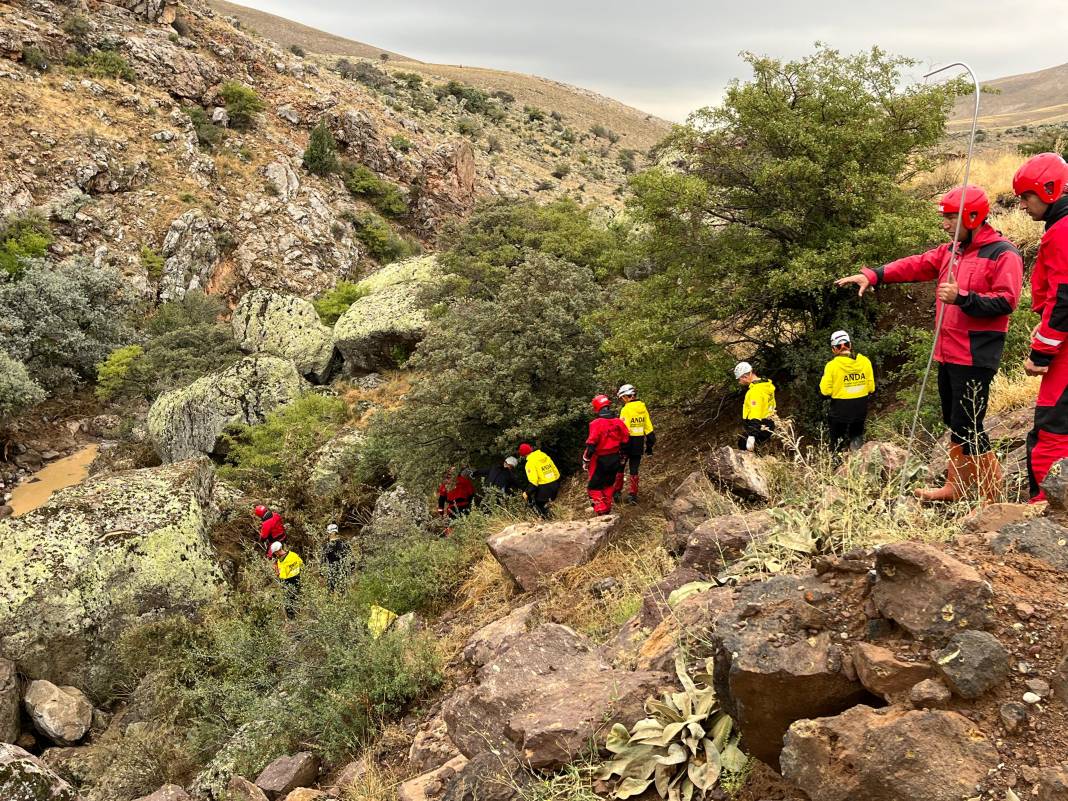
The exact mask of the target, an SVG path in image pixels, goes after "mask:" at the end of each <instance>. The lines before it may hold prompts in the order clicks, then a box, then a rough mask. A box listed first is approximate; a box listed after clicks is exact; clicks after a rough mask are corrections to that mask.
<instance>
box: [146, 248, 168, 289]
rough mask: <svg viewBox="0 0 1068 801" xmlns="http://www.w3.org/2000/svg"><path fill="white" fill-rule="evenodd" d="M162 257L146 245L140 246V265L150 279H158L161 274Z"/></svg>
mask: <svg viewBox="0 0 1068 801" xmlns="http://www.w3.org/2000/svg"><path fill="white" fill-rule="evenodd" d="M163 264H164V261H163V257H162V256H161V255H159V254H158V253H156V251H154V250H153V249H152V248H150V247H149V246H148V245H142V246H141V266H142V267H143V268H144V270H145V273H146V274H147V275H148V277H149V279H150V280H152V281H158V280H159V279H160V277H161V276H162V275H163Z"/></svg>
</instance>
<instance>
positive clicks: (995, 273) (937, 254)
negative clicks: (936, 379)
mask: <svg viewBox="0 0 1068 801" xmlns="http://www.w3.org/2000/svg"><path fill="white" fill-rule="evenodd" d="M951 256H952V250H951V248H950V246H949V243H946V244H945V245H940V246H938V247H936V248H935V249H934V250H929V251H927V252H926V253H921V254H919V255H917V256H908V257H907V258H904V259H898V260H897V261H892V262H890V263H889V264H886V265H884V266H882V267H879V268H878V269H875V270H871V269H869V268H867V267H865V268H864V269H863V273H864V275H866V276H867V277H868V280H869V281H871V282H872V285H873V286H874V285H876V284H879V283H880V282H882V283H887V284H894V283H904V282H908V281H931V280H934V279H937V280H938V283H943V282H944V281H945V280H946V277H947V273H948V271H949V262H950V258H951ZM954 277H955V278H956V281H957V285H958V286H959V287H960V294H959V295H957V300H956V301H955V302H954V303H952V304H950V305H949V306H947V307H946V312H945V317H944V319H943V321H942V333H941V334H940V335H939V337H938V344H937V346H936V348H935V356H934V357H935V359H936V360H937V361H939V362H942V363H943V364H965V365H974V366H975V367H988V368H997V366H998V365H999V364H1000V363H1001V352H1002V351H1003V350H1004V349H1005V332H1006V331H1008V330H1009V315H1010V314H1011V313H1012V311H1013V310H1014V309H1015V308H1016V305H1017V304H1018V303H1019V302H1020V290H1021V288H1022V286H1023V259H1022V258H1021V257H1020V251H1018V250H1017V249H1016V246H1015V245H1013V244H1012V242H1010V241H1009V240H1008V239H1006V238H1005V237H1003V236H1002V235H1001V234H999V233H998V232H997V231H995V230H994V229H993V228H991V227H990V226H989V225H987V224H983V225H982V226H981V227H979V228H977V229H976V230H975V231H974V233H973V234H972V238H971V241H970V242H968V245H967V246H966V247H965V248H964V253H963V255H962V256H961V259H960V262H959V263H958V264H957V268H956V272H955V276H954ZM942 306H943V304H942V301H940V300H939V301H937V303H936V306H935V319H938V318H937V315H938V314H940V313H941V309H942Z"/></svg>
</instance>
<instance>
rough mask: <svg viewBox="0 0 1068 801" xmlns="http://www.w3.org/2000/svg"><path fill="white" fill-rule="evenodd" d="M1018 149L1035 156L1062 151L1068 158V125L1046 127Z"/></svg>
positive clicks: (1023, 153)
mask: <svg viewBox="0 0 1068 801" xmlns="http://www.w3.org/2000/svg"><path fill="white" fill-rule="evenodd" d="M976 138H978V137H976ZM1018 149H1019V151H1020V153H1021V154H1022V155H1024V156H1034V155H1036V154H1038V153H1060V154H1061V155H1062V156H1065V157H1066V158H1068V126H1060V127H1056V128H1052V129H1046V130H1044V131H1043V132H1042V133H1040V134H1037V135H1036V136H1034V137H1032V138H1031V139H1029V140H1028V141H1026V142H1023V143H1022V144H1020V145H1019V147H1018Z"/></svg>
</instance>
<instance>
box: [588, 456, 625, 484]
mask: <svg viewBox="0 0 1068 801" xmlns="http://www.w3.org/2000/svg"><path fill="white" fill-rule="evenodd" d="M622 468H623V457H622V456H621V455H620V454H618V453H606V454H603V455H599V456H598V455H595V456H594V457H593V470H592V471H590V480H589V481H588V482H587V483H586V489H591V490H603V489H608V488H609V487H611V486H614V485H615V483H616V474H617V473H619V471H620V470H621V469H622Z"/></svg>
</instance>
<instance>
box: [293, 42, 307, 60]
mask: <svg viewBox="0 0 1068 801" xmlns="http://www.w3.org/2000/svg"><path fill="white" fill-rule="evenodd" d="M289 52H290V53H292V54H293V55H295V56H299V57H300V58H304V57H305V56H306V55H308V54H307V53H306V52H305V51H304V48H303V47H301V46H300V45H299V44H292V45H290V46H289Z"/></svg>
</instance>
